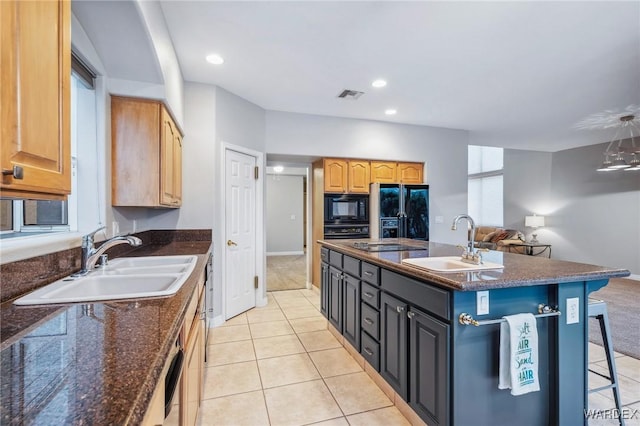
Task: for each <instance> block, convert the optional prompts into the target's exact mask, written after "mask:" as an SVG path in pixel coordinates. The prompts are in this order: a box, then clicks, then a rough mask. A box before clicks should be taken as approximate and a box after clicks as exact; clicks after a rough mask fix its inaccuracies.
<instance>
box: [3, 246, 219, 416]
mask: <svg viewBox="0 0 640 426" xmlns="http://www.w3.org/2000/svg"><path fill="white" fill-rule="evenodd" d="M210 251H211V244H210V242H199V241H198V242H172V243H170V244H163V245H148V246H144V247H141V248H140V249H139V250H136V251H133V252H131V253H130V254H128V256H152V255H178V254H197V255H198V260H197V264H196V267H195V269H194V271H193V273H192V274H191V276H190V277H189V279H188V280H187V281H186V282H185V284H184V285H183V286H182V287H181V288H180V290H178V292H177V293H176V294H175V295H173V296H170V297H162V298H148V299H136V300H119V301H112V302H104V303H91V304H87V303H78V304H67V305H50V306H35V307H17V306H14V305H12V303H11V301H9V302H6V303H3V304H2V305H1V306H0V314H1V316H2V318H1V324H0V325H1V337H2V339H1V346H0V347H1V349H2V351H1V374H0V376H1V377H2V382H1V392H0V406H1V407H2V409H1V412H2V414H1V417H0V419H1V420H0V423H2V424H118V425H125V424H139V423H140V422H142V419H143V417H144V415H145V412H146V410H147V407H148V405H149V402H150V400H151V396H152V394H153V392H154V390H155V387H156V386H157V384H158V383H159V382H160V381H161V380H162V378H161V377H160V375H161V372H162V369H163V366H164V365H165V362H166V360H167V356H168V355H169V352H170V350H171V347H172V344H173V343H174V342H175V339H176V337H177V335H178V332H179V329H180V325H181V323H182V320H183V319H184V317H185V313H186V309H187V304H188V302H189V301H190V300H191V297H192V295H193V292H194V291H195V289H196V287H197V285H198V281H199V277H200V275H201V272H202V270H203V269H204V268H205V265H206V262H207V260H208V255H209V253H210ZM88 306H90V307H91V308H90V309H87V307H88Z"/></svg>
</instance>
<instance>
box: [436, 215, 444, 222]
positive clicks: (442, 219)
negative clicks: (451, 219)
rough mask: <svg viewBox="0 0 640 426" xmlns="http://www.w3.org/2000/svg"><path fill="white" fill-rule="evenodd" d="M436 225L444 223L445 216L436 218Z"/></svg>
mask: <svg viewBox="0 0 640 426" xmlns="http://www.w3.org/2000/svg"><path fill="white" fill-rule="evenodd" d="M436 223H444V216H436Z"/></svg>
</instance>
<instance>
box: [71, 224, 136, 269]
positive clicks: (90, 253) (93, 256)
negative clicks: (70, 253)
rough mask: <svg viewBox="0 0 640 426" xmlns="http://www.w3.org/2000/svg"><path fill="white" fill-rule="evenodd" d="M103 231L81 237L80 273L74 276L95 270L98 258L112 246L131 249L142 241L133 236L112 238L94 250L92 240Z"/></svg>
mask: <svg viewBox="0 0 640 426" xmlns="http://www.w3.org/2000/svg"><path fill="white" fill-rule="evenodd" d="M103 229H105V227H104V226H103V227H100V228H98V229H96V230H95V231H93V232H90V233H88V234H87V235H85V236H83V237H82V265H81V267H80V271H78V273H76V274H74V275H76V276H78V275H86V274H87V273H89V271H91V270H92V269H93V268H95V266H96V263H97V262H98V259H100V256H102V254H103V253H104V252H105V251H107V250H108V249H110V248H111V247H113V246H116V245H118V244H129V245H132V246H133V247H138V246H140V245H141V244H142V240H141V239H140V238H138V237H134V236H133V235H126V236H117V237H113V238H111V239H109V240H107V241H105V242H104V243H102V245H100V247H99V248H97V249H96V248H95V246H94V244H93V238H94V236H95V235H96V234H97V233H98V232H100V231H102V230H103Z"/></svg>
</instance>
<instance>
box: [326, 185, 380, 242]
mask: <svg viewBox="0 0 640 426" xmlns="http://www.w3.org/2000/svg"><path fill="white" fill-rule="evenodd" d="M324 237H325V238H326V239H332V238H369V196H368V195H364V194H343V195H336V194H334V195H330V194H325V196H324Z"/></svg>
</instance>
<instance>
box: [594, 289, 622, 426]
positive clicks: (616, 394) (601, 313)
mask: <svg viewBox="0 0 640 426" xmlns="http://www.w3.org/2000/svg"><path fill="white" fill-rule="evenodd" d="M589 317H593V318H596V319H597V320H598V323H599V325H600V333H601V334H602V342H603V344H604V353H605V355H606V356H607V366H608V367H609V376H605V375H604V374H601V373H598V372H597V371H593V370H591V369H589V371H591V372H592V373H595V374H597V375H598V376H601V377H604V378H605V379H607V380H609V381H610V382H611V383H610V384H608V385H605V386H601V387H599V388H595V389H589V393H592V392H599V391H601V390H605V389H611V390H612V391H613V399H614V401H615V403H616V408H617V409H618V414H619V415H620V417H619V420H620V425H621V426H624V419H623V418H622V400H621V399H620V386H619V383H618V373H617V372H616V361H615V356H614V353H613V342H612V341H611V330H610V328H609V317H608V316H607V304H606V303H605V302H603V301H602V300H595V299H589Z"/></svg>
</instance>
